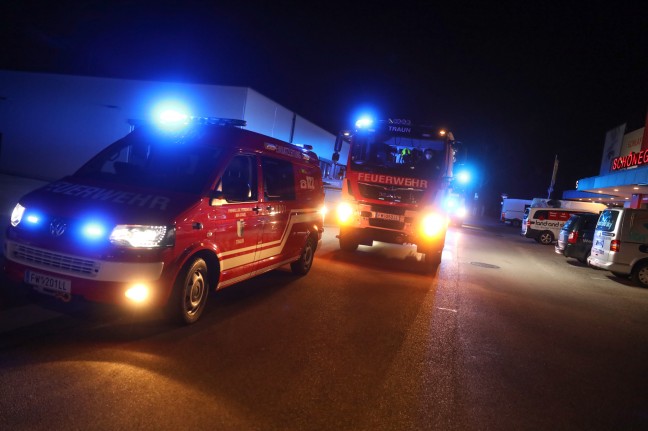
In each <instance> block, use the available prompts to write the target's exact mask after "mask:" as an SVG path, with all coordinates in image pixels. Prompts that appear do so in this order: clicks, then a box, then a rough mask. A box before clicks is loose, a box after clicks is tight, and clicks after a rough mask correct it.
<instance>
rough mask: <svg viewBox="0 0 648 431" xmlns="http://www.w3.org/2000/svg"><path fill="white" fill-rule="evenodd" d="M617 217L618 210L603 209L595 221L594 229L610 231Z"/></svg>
mask: <svg viewBox="0 0 648 431" xmlns="http://www.w3.org/2000/svg"><path fill="white" fill-rule="evenodd" d="M618 217H619V212H618V211H612V210H605V211H603V212H602V213H601V215H600V216H599V219H598V223H596V230H600V231H603V232H611V231H613V230H614V227H615V226H616V222H617V218H618Z"/></svg>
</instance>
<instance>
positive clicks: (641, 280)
mask: <svg viewBox="0 0 648 431" xmlns="http://www.w3.org/2000/svg"><path fill="white" fill-rule="evenodd" d="M630 279H631V280H632V282H633V283H635V284H637V285H639V286H642V287H648V261H644V262H639V263H638V264H637V265H636V266H635V267H634V269H633V270H632V275H630Z"/></svg>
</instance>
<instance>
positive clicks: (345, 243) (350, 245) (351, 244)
mask: <svg viewBox="0 0 648 431" xmlns="http://www.w3.org/2000/svg"><path fill="white" fill-rule="evenodd" d="M357 249H358V243H357V242H356V241H354V240H353V239H351V238H349V236H348V235H347V236H341V237H340V250H344V251H356V250H357Z"/></svg>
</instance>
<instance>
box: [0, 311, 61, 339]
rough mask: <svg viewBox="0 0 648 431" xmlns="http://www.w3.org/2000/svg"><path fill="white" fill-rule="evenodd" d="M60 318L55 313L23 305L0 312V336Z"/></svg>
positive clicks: (59, 314)
mask: <svg viewBox="0 0 648 431" xmlns="http://www.w3.org/2000/svg"><path fill="white" fill-rule="evenodd" d="M60 316H62V314H61V313H57V312H56V311H52V310H47V309H45V308H41V307H38V306H36V305H23V306H21V307H16V308H9V309H7V310H3V311H1V312H0V334H3V333H5V332H11V331H15V330H16V329H19V328H22V327H25V326H31V325H35V324H37V323H42V322H46V321H48V320H52V319H56V318H57V317H60Z"/></svg>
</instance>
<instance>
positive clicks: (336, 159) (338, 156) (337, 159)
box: [331, 152, 340, 163]
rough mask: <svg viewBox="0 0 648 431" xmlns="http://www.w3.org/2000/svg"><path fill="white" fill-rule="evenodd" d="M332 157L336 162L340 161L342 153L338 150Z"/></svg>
mask: <svg viewBox="0 0 648 431" xmlns="http://www.w3.org/2000/svg"><path fill="white" fill-rule="evenodd" d="M331 159H332V160H333V162H334V163H337V162H338V161H340V153H338V152H335V153H333V157H331Z"/></svg>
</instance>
